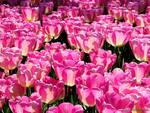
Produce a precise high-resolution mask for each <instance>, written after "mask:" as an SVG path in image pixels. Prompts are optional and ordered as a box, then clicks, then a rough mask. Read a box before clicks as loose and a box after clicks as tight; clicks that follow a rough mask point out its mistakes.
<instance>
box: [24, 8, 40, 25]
mask: <svg viewBox="0 0 150 113" xmlns="http://www.w3.org/2000/svg"><path fill="white" fill-rule="evenodd" d="M21 11H22V16H23V19H24V20H25V21H27V22H35V21H37V20H38V19H39V8H38V7H34V8H30V7H23V8H22V10H21Z"/></svg>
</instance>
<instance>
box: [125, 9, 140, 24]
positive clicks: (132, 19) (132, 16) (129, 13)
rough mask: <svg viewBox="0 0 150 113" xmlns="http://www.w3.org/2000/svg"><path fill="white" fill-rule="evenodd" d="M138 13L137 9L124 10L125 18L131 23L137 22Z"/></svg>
mask: <svg viewBox="0 0 150 113" xmlns="http://www.w3.org/2000/svg"><path fill="white" fill-rule="evenodd" d="M137 15H138V14H137V12H136V11H135V10H124V11H123V17H124V20H125V21H126V22H127V23H129V24H133V23H135V18H136V16H137Z"/></svg>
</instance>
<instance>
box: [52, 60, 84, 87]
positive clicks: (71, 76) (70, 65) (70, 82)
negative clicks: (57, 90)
mask: <svg viewBox="0 0 150 113" xmlns="http://www.w3.org/2000/svg"><path fill="white" fill-rule="evenodd" d="M53 67H54V70H55V72H56V76H57V77H58V78H59V80H63V81H64V83H65V85H67V86H74V85H75V79H76V77H78V76H80V75H81V74H82V73H83V69H84V62H82V61H73V60H63V63H62V64H59V63H56V62H54V63H53Z"/></svg>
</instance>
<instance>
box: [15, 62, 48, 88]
mask: <svg viewBox="0 0 150 113" xmlns="http://www.w3.org/2000/svg"><path fill="white" fill-rule="evenodd" d="M46 74H47V73H46V72H45V71H44V70H43V69H41V68H40V67H39V66H38V65H37V64H34V63H32V62H27V63H26V64H20V65H19V70H18V74H17V77H18V82H19V83H20V84H21V85H22V86H23V87H27V88H29V87H32V86H33V84H34V82H35V80H42V79H43V77H44V76H46Z"/></svg>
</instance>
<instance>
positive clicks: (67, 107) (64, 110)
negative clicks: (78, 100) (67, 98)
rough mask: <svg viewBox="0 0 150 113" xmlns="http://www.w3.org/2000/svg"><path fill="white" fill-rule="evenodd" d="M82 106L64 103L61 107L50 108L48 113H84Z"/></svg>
mask: <svg viewBox="0 0 150 113" xmlns="http://www.w3.org/2000/svg"><path fill="white" fill-rule="evenodd" d="M83 112H84V111H83V108H82V106H81V105H73V104H71V103H67V102H63V103H61V104H60V105H59V106H56V107H50V108H49V109H48V111H47V112H46V113H83Z"/></svg>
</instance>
